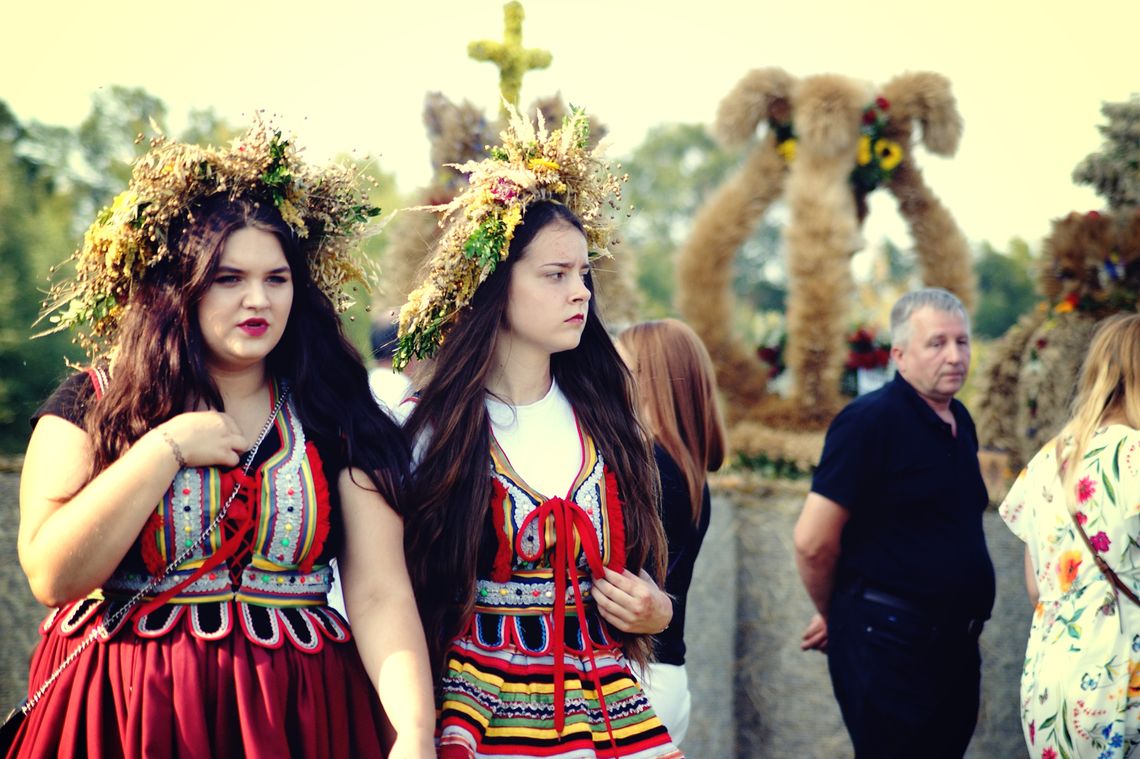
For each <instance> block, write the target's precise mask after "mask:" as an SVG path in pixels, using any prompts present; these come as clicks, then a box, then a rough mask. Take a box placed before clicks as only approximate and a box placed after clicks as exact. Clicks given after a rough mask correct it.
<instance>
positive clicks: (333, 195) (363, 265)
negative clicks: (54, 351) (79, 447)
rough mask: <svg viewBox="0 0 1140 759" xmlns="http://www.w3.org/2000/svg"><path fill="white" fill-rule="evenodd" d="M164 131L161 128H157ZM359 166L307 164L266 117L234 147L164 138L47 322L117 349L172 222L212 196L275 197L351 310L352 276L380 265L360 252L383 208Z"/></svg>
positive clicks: (96, 349) (63, 287) (80, 259)
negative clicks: (372, 198) (135, 295)
mask: <svg viewBox="0 0 1140 759" xmlns="http://www.w3.org/2000/svg"><path fill="white" fill-rule="evenodd" d="M156 131H157V130H156ZM359 180H360V173H359V172H358V171H357V170H356V169H354V168H352V167H349V166H340V165H330V166H327V167H323V168H317V167H314V166H310V165H308V164H306V163H305V162H303V161H302V160H301V158H300V156H299V155H298V151H297V149H296V148H295V146H294V145H293V142H292V141H291V140H287V139H284V138H283V137H282V134H281V132H280V131H278V130H275V129H273V128H271V127H270V126H267V125H266V124H264V123H262V122H261V121H260V120H258V121H257V122H256V123H255V124H254V125H253V126H252V127H251V128H250V129H249V131H248V132H246V134H244V135H243V136H241V137H239V138H237V139H236V140H234V141H233V142H232V144H231V145H230V146H229V147H228V148H225V149H219V148H215V147H212V146H211V147H201V146H198V145H188V144H184V143H179V142H173V141H170V140H168V139H167V138H166V137H165V136H164V135H161V134H160V135H159V136H157V137H155V138H153V139H152V140H151V141H150V149H149V150H148V151H147V152H146V153H145V154H144V155H142V156H140V157H139V158H138V159H137V160H136V161H135V163H134V167H133V170H132V173H131V179H130V183H129V184H128V186H127V190H126V191H124V192H122V193H120V194H119V195H118V196H116V197H115V199H114V201H113V202H112V204H111V205H110V206H109V207H107V208H104V209H103V210H102V211H100V212H99V214H98V216H97V217H96V219H95V221H94V223H92V224H91V226H90V227H89V228H88V229H87V232H86V233H85V234H84V236H83V244H82V245H81V246H80V247H79V249H78V250H77V251H76V252H75V253H74V254H73V255H72V257H71V260H72V261H74V262H75V278H74V279H72V280H68V281H64V282H59V283H56V284H53V286H52V288H51V290H50V292H49V296H48V300H47V301H46V302H45V304H44V313H43V315H42V316H41V317H40V318H41V320H43V319H45V318H46V319H47V321H48V322H49V323H51V325H52V326H51V328H49V329H48V330H46V331H45V332H42V333H41V334H50V333H52V332H58V331H60V330H63V329H66V328H72V329H74V330H76V333H77V335H76V342H77V343H79V344H80V345H81V346H82V347H83V348H84V349H85V350H86V351H87V352H88V353H89V354H90V356H91V357H92V358H96V357H98V356H101V355H104V354H105V353H106V352H107V351H108V350H109V349H110V348H111V346H112V345H113V343H114V340H115V337H116V334H117V331H118V327H119V322H120V319H121V317H122V314H123V312H124V310H125V309H126V308H128V307H130V305H131V296H132V292H133V290H134V287H135V285H136V284H137V283H138V282H139V281H140V280H141V279H142V278H143V276H145V274H146V272H147V270H148V269H150V268H152V267H153V266H154V265H155V264H157V263H158V262H160V261H162V260H164V259H167V258H170V257H172V256H179V255H185V253H183V252H182V251H179V250H176V249H174V248H171V246H170V240H169V236H170V233H171V228H172V225H173V224H175V223H179V222H184V221H186V220H189V219H191V218H193V214H194V209H195V207H197V206H198V205H199V204H200V203H201V202H203V201H204V200H206V199H207V198H210V197H213V196H216V195H220V194H222V193H226V194H228V195H229V197H230V198H231V199H234V200H236V199H245V200H251V201H253V202H256V203H271V204H273V206H274V207H276V208H277V210H278V212H279V213H280V214H281V218H282V219H283V220H284V221H285V223H286V224H287V225H288V226H289V227H290V228H291V229H292V230H293V232H294V233H295V234H296V235H297V238H298V244H299V245H300V247H301V249H302V251H303V253H304V255H305V258H306V260H307V261H308V262H309V268H310V272H311V275H312V278H313V283H314V284H315V285H316V286H317V287H318V288H320V290H321V291H322V292H323V293H324V294H325V295H326V296H327V297H328V298H329V300H330V301H332V303H333V305H334V306H335V307H336V308H337V309H338V310H341V311H343V310H344V309H346V308H348V307H350V306H351V305H353V302H354V301H353V298H352V297H351V296H350V295H349V294H348V293H347V292H346V289H347V285H348V283H349V282H350V281H353V280H355V281H358V282H360V283H361V285H362V286H363V287H364V289H365V290H366V291H368V290H370V288H371V283H372V280H373V279H374V277H375V274H376V272H375V267H374V266H373V265H372V264H371V263H370V262H369V261H368V260H366V259H365V258H364V257H363V256H362V255H361V254H360V252H359V245H358V243H359V241H360V239H361V237H362V235H363V233H364V231H365V227H366V226H367V224H368V221H369V219H370V218H371V217H373V216H376V215H377V214H379V213H380V209H379V208H377V207H375V206H373V205H372V204H371V203H370V202H369V201H368V198H367V195H366V192H365V190H364V189H363V188H362V187H361V185H360V181H359Z"/></svg>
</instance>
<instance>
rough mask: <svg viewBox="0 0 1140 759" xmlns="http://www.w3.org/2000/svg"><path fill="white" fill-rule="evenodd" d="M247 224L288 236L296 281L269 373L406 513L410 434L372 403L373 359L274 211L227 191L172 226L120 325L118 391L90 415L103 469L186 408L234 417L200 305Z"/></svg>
mask: <svg viewBox="0 0 1140 759" xmlns="http://www.w3.org/2000/svg"><path fill="white" fill-rule="evenodd" d="M247 227H249V228H253V229H259V230H262V231H265V232H268V233H270V234H272V235H274V236H275V237H276V238H277V240H278V241H279V242H280V243H281V247H282V249H283V251H284V252H285V258H286V260H287V261H288V263H289V268H290V271H291V274H292V278H293V304H292V307H291V309H290V311H289V320H288V323H287V324H286V326H285V332H284V334H283V335H282V337H281V340H280V341H279V342H278V343H277V345H276V347H274V349H273V351H272V352H271V353H270V354H269V357H268V359H267V362H266V363H267V370H268V372H269V374H270V375H271V376H273V377H276V378H278V379H283V380H286V381H288V383H289V385H290V387H291V388H292V396H291V399H292V402H293V405H294V407H295V408H296V409H297V414H298V415H299V416H300V418H301V421H302V422H303V423H304V425H305V427H306V431H307V432H309V433H310V434H312V435H313V436H314V438H315V439H319V440H324V441H326V442H328V443H330V444H332V445H334V446H336V449H338V450H341V451H342V452H343V454H344V456H345V462H346V463H347V464H348V465H350V466H356V467H360V468H361V469H363V470H364V471H366V472H367V473H368V475H369V479H370V480H371V481H372V484H373V485H374V486H375V487H376V489H377V491H378V492H379V493H380V494H381V495H382V496H383V497H384V498H385V499H386V500H387V501H388V502H389V503H390V504H391V505H392V507H393V508H396V509H399V507H400V500H401V499H400V497H399V495H400V489H401V487H402V482H403V480H404V479H405V478H406V474H407V469H408V458H409V452H408V445H407V442H406V438H405V436H404V435H403V433H402V431H401V430H400V429H399V427H398V426H397V425H396V424H395V423H394V422H392V421H391V419H389V418H388V416H387V415H386V414H385V413H383V411H381V410H380V409H379V407H378V406H377V405H376V403H375V402H374V401H373V400H372V394H371V391H370V390H369V388H368V372H367V370H366V369H365V367H364V363H363V360H362V359H361V357H360V354H359V352H358V351H357V350H356V349H355V348H354V347H353V346H352V344H351V343H350V342H349V341H348V339H347V338H346V337H345V335H344V331H343V327H342V324H341V321H340V317H339V316H338V315H337V313H336V310H335V308H334V307H333V305H332V303H331V302H330V301H329V299H328V298H327V297H326V296H325V295H324V294H323V293H322V292H321V290H320V289H319V288H318V287H317V286H316V285H315V284H314V283H313V281H312V277H311V275H310V273H309V266H308V262H307V261H306V260H305V254H304V252H303V250H302V248H301V246H300V245H299V244H298V241H297V239H296V236H295V235H294V233H293V232H292V230H291V229H290V228H289V226H288V225H287V224H286V223H285V222H284V221H283V220H282V219H281V216H280V214H279V213H278V212H277V209H276V208H275V207H273V206H272V205H271V204H269V203H260V204H258V203H255V202H253V201H249V200H241V199H239V200H231V199H230V198H228V197H227V196H225V195H220V196H214V197H213V198H211V199H209V200H207V201H206V202H205V203H204V204H202V206H201V207H200V208H197V209H195V212H194V214H193V215H192V217H188V219H187V221H185V222H184V223H181V224H178V225H176V226H174V227H173V228H172V229H171V241H172V246H171V248H172V251H174V253H173V254H172V255H171V256H170V257H168V258H167V259H165V260H163V261H161V262H159V263H157V264H155V265H154V266H153V267H151V268H150V269H148V271H147V274H146V276H145V277H144V278H143V279H142V280H141V281H140V282H139V283H138V284H137V286H136V289H135V291H134V293H133V294H132V297H131V302H130V304H128V307H127V309H126V312H125V314H124V315H123V318H122V320H121V322H120V327H119V334H118V337H117V339H116V344H115V350H114V354H113V355H114V358H113V360H112V372H111V382H110V385H109V387H108V388H107V391H106V394H105V395H104V396H103V397H102V398H101V399H100V400H98V401H95V402H93V403H92V405H91V407H90V409H89V411H88V413H87V417H86V419H85V426H86V428H87V432H88V434H89V435H90V437H91V440H92V443H93V447H94V466H93V474H95V473H98V472H100V471H102V470H103V469H105V468H106V467H107V466H109V465H110V464H111V463H112V462H113V461H115V460H116V459H117V458H118V457H119V456H120V455H122V453H123V452H124V451H125V450H126V449H127V448H128V447H129V446H130V445H131V444H132V443H133V442H134V441H136V440H138V439H139V438H140V437H142V436H143V435H144V434H145V433H146V432H147V431H148V430H150V429H151V428H153V427H155V426H156V425H158V424H161V423H162V422H164V421H166V420H168V419H170V418H172V417H174V416H176V415H177V414H180V413H182V412H183V411H185V410H187V409H192V408H194V407H195V406H197V405H199V404H201V405H204V406H205V407H206V408H211V409H217V410H219V411H224V410H225V405H224V403H223V402H222V397H221V393H220V392H219V391H218V387H217V385H216V384H215V383H214V381H213V379H212V378H211V377H210V374H209V372H208V371H207V368H206V356H205V347H204V342H203V339H202V332H201V328H200V326H199V323H198V303H199V302H200V301H201V299H202V296H203V294H204V293H205V292H206V289H207V288H208V287H209V286H210V283H211V282H213V280H214V276H215V274H216V272H217V268H218V262H219V260H220V259H221V253H222V248H223V246H224V244H225V241H226V239H227V238H228V237H229V235H230V234H232V233H233V232H235V231H237V230H239V229H243V228H247ZM310 234H318V235H319V234H321V230H319V229H314V230H310Z"/></svg>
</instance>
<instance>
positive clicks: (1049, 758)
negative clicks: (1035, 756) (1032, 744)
mask: <svg viewBox="0 0 1140 759" xmlns="http://www.w3.org/2000/svg"><path fill="white" fill-rule="evenodd" d="M1041 759H1057V752H1056V751H1054V750H1053V747H1052V746H1046V747H1045V750H1044V751H1042V752H1041Z"/></svg>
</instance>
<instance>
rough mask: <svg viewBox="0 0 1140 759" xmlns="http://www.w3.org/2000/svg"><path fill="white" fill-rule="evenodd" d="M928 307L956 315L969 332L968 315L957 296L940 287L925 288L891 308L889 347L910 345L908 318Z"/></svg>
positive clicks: (905, 296)
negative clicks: (960, 318)
mask: <svg viewBox="0 0 1140 759" xmlns="http://www.w3.org/2000/svg"><path fill="white" fill-rule="evenodd" d="M926 307H930V308H933V309H934V310H935V311H942V312H943V313H947V314H957V315H958V316H961V317H962V321H963V322H965V323H966V332H967V334H968V333H969V332H970V315H969V314H967V313H966V307H965V306H963V305H962V301H960V300H958V296H956V295H954V293H952V292H950V291H949V290H943V289H942V288H941V287H925V288H923V289H921V290H915V291H913V292H909V293H907V294H906V295H904V296H902V297H901V298H899V299H898V301H897V302H896V303H895V305H894V307H893V308H891V345H892V346H897V347H899V348H902V347H905V346H906V345H908V344H909V343H910V333H911V328H912V326H913V325H911V323H910V317H911V316H912V315H913V314H914V312H915V311H917V310H918V309H920V308H926Z"/></svg>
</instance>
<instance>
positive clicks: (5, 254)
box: [0, 102, 79, 453]
mask: <svg viewBox="0 0 1140 759" xmlns="http://www.w3.org/2000/svg"><path fill="white" fill-rule="evenodd" d="M38 134H54V133H53V132H50V131H47V132H45V131H43V130H30V129H28V128H26V127H24V126H23V125H21V124H20V123H19V122H18V121H17V120H16V118H15V116H14V115H13V114H12V113H11V111H10V110H9V109H8V107H7V105H6V104H5V103H3V102H0V261H2V262H3V264H4V276H3V277H0V452H3V453H16V452H19V451H21V450H23V448H24V446H25V445H26V444H27V439H28V423H27V419H28V417H29V416H30V415H31V413H32V412H33V411H34V410H35V409H36V407H37V406H38V405H39V404H40V403H41V402H42V401H43V400H44V399H45V398H46V397H47V395H48V394H49V393H50V392H51V390H52V388H53V387H54V385H55V383H56V382H57V381H58V380H59V379H60V377H61V376H62V375H63V374H64V373H65V372H66V367H65V365H64V362H63V360H62V359H63V357H64V356H71V357H78V353H79V352H78V351H77V350H76V349H75V348H74V346H72V345H71V343H70V340H69V339H68V336H67V335H52V336H50V337H45V338H42V339H41V340H39V341H36V342H34V343H33V342H31V341H30V340H29V337H30V335H31V334H32V333H33V331H35V330H34V328H33V326H32V325H33V322H35V321H36V317H37V316H38V314H39V311H40V305H41V302H42V299H43V297H44V292H45V291H46V289H47V284H48V283H47V279H46V276H47V273H48V271H49V269H50V268H51V267H52V266H53V265H55V264H57V263H59V261H60V260H62V259H63V258H65V257H66V255H67V251H68V250H69V249H70V247H71V245H72V233H71V228H72V218H73V206H72V196H70V195H69V194H67V193H66V192H62V191H61V190H60V188H59V187H58V182H57V178H56V176H55V175H54V173H53V170H52V167H51V166H50V165H49V164H46V163H44V160H45V159H46V157H47V156H49V155H50V154H51V152H52V146H51V145H45V144H40V143H37V142H36V135H38Z"/></svg>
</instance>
